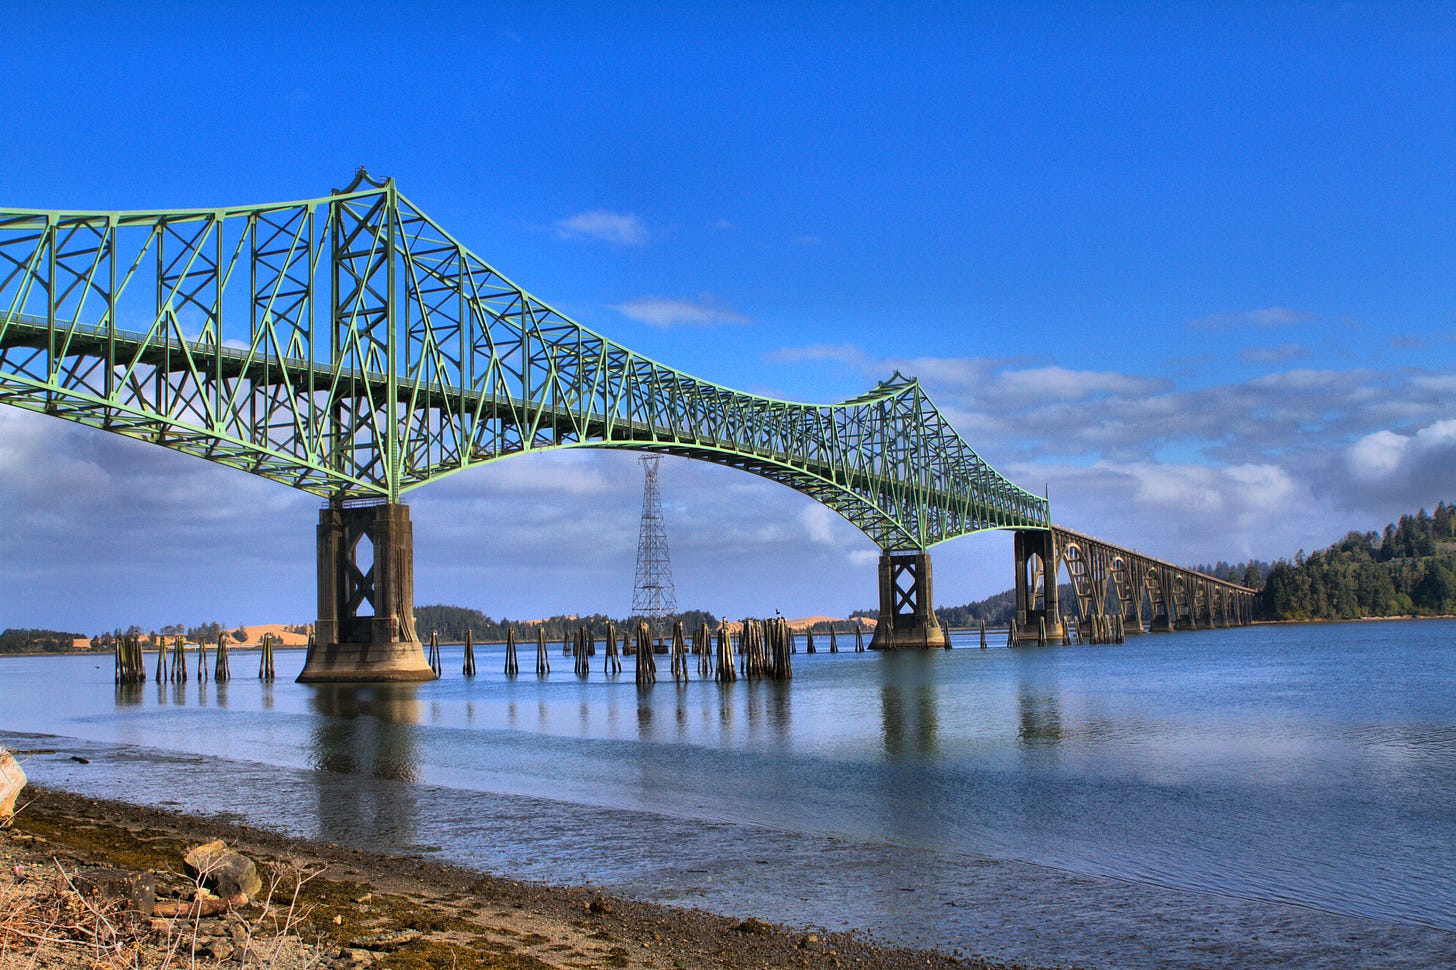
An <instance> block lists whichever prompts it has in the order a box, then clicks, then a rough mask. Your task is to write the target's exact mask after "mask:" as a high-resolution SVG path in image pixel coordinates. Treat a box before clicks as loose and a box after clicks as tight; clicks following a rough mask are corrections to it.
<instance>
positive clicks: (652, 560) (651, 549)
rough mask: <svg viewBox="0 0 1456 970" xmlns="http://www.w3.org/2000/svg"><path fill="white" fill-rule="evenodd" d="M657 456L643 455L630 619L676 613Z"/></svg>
mask: <svg viewBox="0 0 1456 970" xmlns="http://www.w3.org/2000/svg"><path fill="white" fill-rule="evenodd" d="M661 460H662V459H661V457H660V456H658V455H643V456H642V457H641V458H640V459H639V461H641V462H642V471H643V473H644V474H643V479H642V528H641V531H640V532H639V533H638V535H637V579H636V582H635V583H633V585H632V615H633V616H651V617H658V618H661V617H664V616H668V615H670V614H673V613H676V612H677V590H676V589H675V588H674V586H673V582H672V559H671V555H670V553H669V552H668V549H667V526H666V524H665V523H664V522H663V520H662V493H661V492H660V491H659V489H658V487H657V463H658V462H659V461H661Z"/></svg>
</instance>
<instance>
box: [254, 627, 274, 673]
mask: <svg viewBox="0 0 1456 970" xmlns="http://www.w3.org/2000/svg"><path fill="white" fill-rule="evenodd" d="M274 673H275V671H274V669H273V634H271V633H265V634H263V650H262V653H261V654H260V655H259V657H258V679H259V680H262V681H270V680H272V679H273V676H274Z"/></svg>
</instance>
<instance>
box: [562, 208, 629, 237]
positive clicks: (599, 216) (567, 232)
mask: <svg viewBox="0 0 1456 970" xmlns="http://www.w3.org/2000/svg"><path fill="white" fill-rule="evenodd" d="M556 235H557V236H558V237H560V238H562V239H599V240H602V241H603V242H609V243H617V244H619V245H623V246H641V245H644V244H645V243H646V242H647V239H648V232H647V225H646V223H644V222H643V221H642V220H641V218H639V217H638V216H636V215H634V214H632V213H630V212H608V211H607V210H605V209H592V210H590V211H588V212H578V213H577V214H576V215H574V216H570V217H569V218H566V219H560V220H558V221H557V222H556Z"/></svg>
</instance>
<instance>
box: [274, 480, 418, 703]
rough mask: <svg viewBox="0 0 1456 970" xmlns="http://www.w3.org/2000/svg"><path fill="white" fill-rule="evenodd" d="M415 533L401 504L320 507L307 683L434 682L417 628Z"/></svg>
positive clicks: (303, 677) (302, 679) (300, 677)
mask: <svg viewBox="0 0 1456 970" xmlns="http://www.w3.org/2000/svg"><path fill="white" fill-rule="evenodd" d="M414 597H415V592H414V533H413V530H412V528H411V526H410V518H409V507H408V506H405V505H401V504H398V503H390V502H377V503H373V504H358V505H355V504H349V503H344V504H331V505H329V506H328V507H327V508H325V509H322V510H321V511H320V512H319V525H318V604H319V607H318V621H317V622H316V623H315V625H314V645H313V646H312V647H310V648H309V651H308V657H307V659H306V660H305V661H304V665H303V672H302V673H301V674H299V675H298V682H299V683H301V684H323V683H366V684H378V683H398V682H411V681H422V680H434V679H435V672H434V671H433V670H432V669H430V664H429V661H427V660H426V659H425V651H424V648H423V647H421V645H420V640H419V636H418V635H417V634H416V633H415V617H414V607H415V604H414Z"/></svg>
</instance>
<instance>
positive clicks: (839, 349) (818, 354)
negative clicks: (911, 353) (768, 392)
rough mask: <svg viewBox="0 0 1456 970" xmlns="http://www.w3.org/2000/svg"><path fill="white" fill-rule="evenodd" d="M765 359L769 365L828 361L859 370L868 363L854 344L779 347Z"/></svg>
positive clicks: (863, 354) (863, 353)
mask: <svg viewBox="0 0 1456 970" xmlns="http://www.w3.org/2000/svg"><path fill="white" fill-rule="evenodd" d="M765 359H766V360H767V361H768V362H769V363H771V364H800V363H809V362H818V361H828V362H831V363H837V364H848V365H850V366H851V367H855V368H861V369H862V368H864V367H865V366H866V365H867V364H868V363H869V362H870V360H869V357H868V355H866V354H865V352H864V351H863V350H860V349H859V348H858V347H856V346H855V345H854V344H810V345H808V346H807V347H781V348H779V349H778V350H775V351H771V352H770V353H769V354H767V355H766V357H765Z"/></svg>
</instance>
